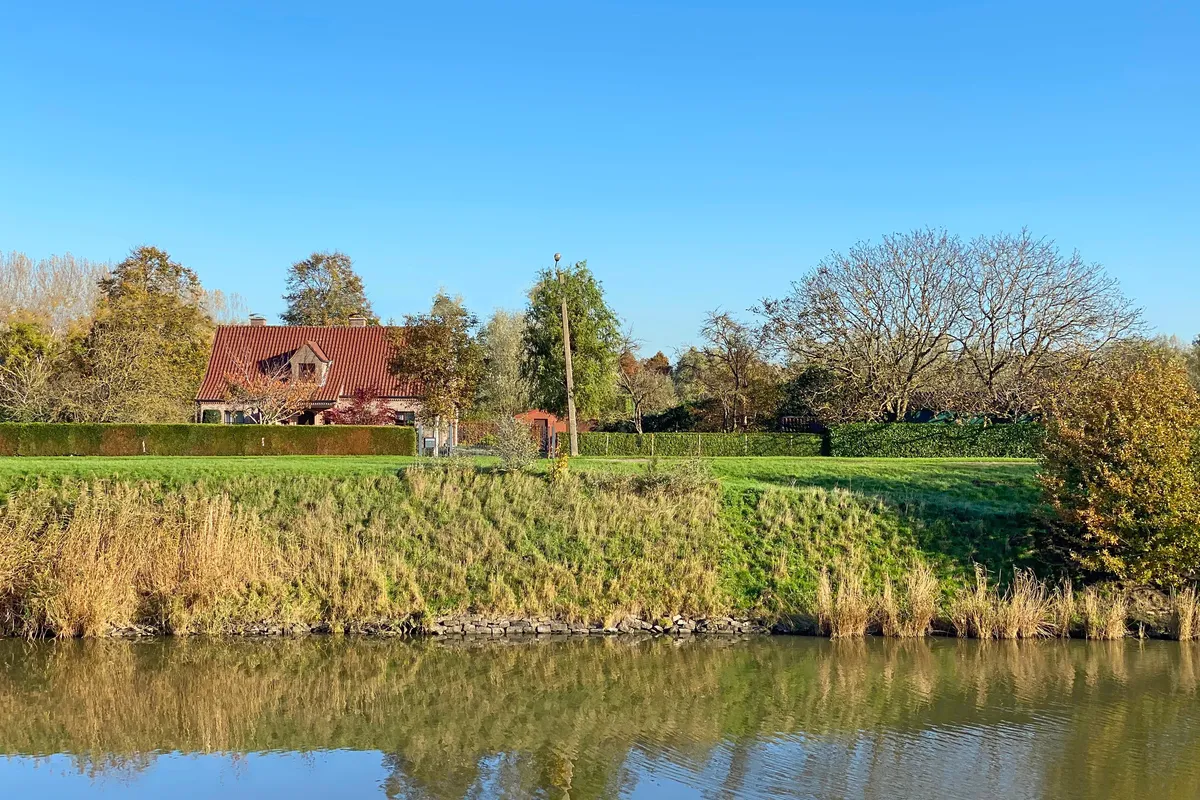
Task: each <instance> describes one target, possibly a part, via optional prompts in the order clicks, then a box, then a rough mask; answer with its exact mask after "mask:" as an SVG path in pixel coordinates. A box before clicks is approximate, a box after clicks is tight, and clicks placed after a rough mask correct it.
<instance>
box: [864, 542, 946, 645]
mask: <svg viewBox="0 0 1200 800" xmlns="http://www.w3.org/2000/svg"><path fill="white" fill-rule="evenodd" d="M939 594H940V589H939V586H938V581H937V577H936V576H935V575H934V574H933V570H932V569H931V568H930V567H929V565H928V564H926V563H925V562H924V561H917V562H916V563H914V564H913V565H912V566H911V567H910V568H909V569H908V570H907V571H906V572H905V573H904V578H903V580H902V581H901V583H900V591H899V593H897V590H896V589H895V588H894V586H893V585H892V579H891V578H890V577H885V578H884V583H883V589H882V590H881V592H880V597H879V603H878V612H877V616H878V619H879V626H880V629H881V631H882V633H883V635H884V636H896V637H901V638H912V637H917V636H924V635H925V634H926V633H928V632H929V629H930V627H931V626H932V625H933V620H934V617H936V616H937V613H938V596H939Z"/></svg>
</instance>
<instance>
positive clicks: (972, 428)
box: [828, 422, 1043, 458]
mask: <svg viewBox="0 0 1200 800" xmlns="http://www.w3.org/2000/svg"><path fill="white" fill-rule="evenodd" d="M1042 437H1043V431H1042V427H1041V426H1040V425H1035V424H1032V423H1010V424H1002V425H956V424H953V423H944V422H925V423H916V422H911V423H906V422H901V423H881V422H854V423H848V424H845V425H835V426H834V427H833V428H832V429H831V430H830V432H829V451H828V452H829V455H831V456H836V457H840V458H1037V456H1038V453H1039V450H1040V447H1041V441H1042Z"/></svg>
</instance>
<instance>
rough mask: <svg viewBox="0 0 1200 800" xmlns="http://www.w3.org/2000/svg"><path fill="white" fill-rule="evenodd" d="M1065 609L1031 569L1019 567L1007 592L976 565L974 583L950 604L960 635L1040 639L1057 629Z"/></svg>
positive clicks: (980, 637) (952, 616)
mask: <svg viewBox="0 0 1200 800" xmlns="http://www.w3.org/2000/svg"><path fill="white" fill-rule="evenodd" d="M1061 611H1062V608H1061V605H1060V604H1059V601H1058V600H1057V597H1056V596H1052V595H1051V594H1050V593H1049V592H1048V591H1047V589H1046V585H1045V584H1044V583H1042V582H1041V581H1040V580H1038V579H1037V577H1036V576H1035V575H1034V574H1033V572H1032V571H1029V570H1016V571H1015V572H1014V574H1013V580H1012V583H1011V584H1010V585H1009V587H1008V589H1007V591H1005V592H1003V593H1001V591H1000V589H999V587H998V586H996V585H994V584H991V583H990V582H989V580H988V575H987V572H986V571H985V570H984V569H983V567H981V566H979V565H976V567H975V583H974V585H973V586H972V587H971V588H969V589H967V590H965V591H961V592H959V593H958V594H957V595H956V596H955V597H954V599H953V600H952V601H951V604H950V621H951V624H952V625H953V626H954V630H955V633H957V634H958V636H959V637H968V636H969V637H973V638H976V639H1036V638H1041V637H1043V636H1049V635H1050V634H1051V633H1052V632H1054V631H1055V630H1056V627H1055V622H1054V620H1055V619H1056V618H1057V616H1056V615H1057V614H1059V613H1061Z"/></svg>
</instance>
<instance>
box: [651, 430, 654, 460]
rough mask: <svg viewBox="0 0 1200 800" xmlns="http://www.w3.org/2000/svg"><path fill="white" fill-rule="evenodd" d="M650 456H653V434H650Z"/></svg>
mask: <svg viewBox="0 0 1200 800" xmlns="http://www.w3.org/2000/svg"><path fill="white" fill-rule="evenodd" d="M650 457H651V458H654V434H653V433H652V434H650Z"/></svg>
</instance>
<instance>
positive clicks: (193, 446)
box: [0, 423, 417, 456]
mask: <svg viewBox="0 0 1200 800" xmlns="http://www.w3.org/2000/svg"><path fill="white" fill-rule="evenodd" d="M416 454H417V432H416V429H415V428H410V427H405V426H398V425H397V426H389V425H380V426H365V425H363V426H360V425H205V424H199V425H196V424H190V425H91V424H75V423H0V456H140V455H149V456H259V455H262V456H367V455H389V456H390V455H396V456H415V455H416Z"/></svg>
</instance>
